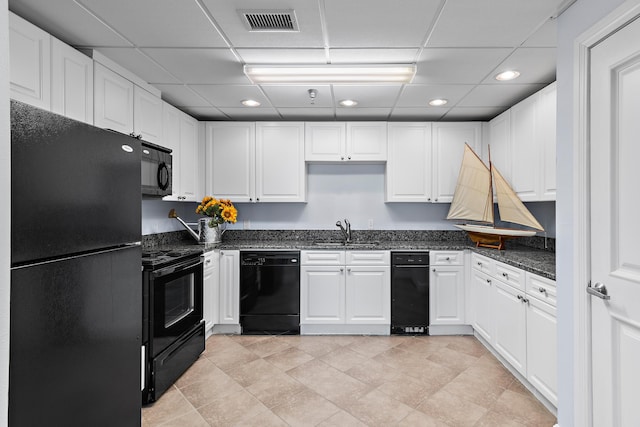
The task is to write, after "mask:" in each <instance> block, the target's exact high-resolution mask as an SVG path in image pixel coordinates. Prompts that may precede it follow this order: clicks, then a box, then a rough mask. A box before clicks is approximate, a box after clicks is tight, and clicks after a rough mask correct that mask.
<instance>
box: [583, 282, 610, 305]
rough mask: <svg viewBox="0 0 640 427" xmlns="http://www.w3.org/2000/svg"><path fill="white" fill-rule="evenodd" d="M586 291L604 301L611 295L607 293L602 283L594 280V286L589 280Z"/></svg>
mask: <svg viewBox="0 0 640 427" xmlns="http://www.w3.org/2000/svg"><path fill="white" fill-rule="evenodd" d="M587 293H588V294H589V295H593V296H594V297H598V298H601V299H603V300H605V301H607V300H610V299H611V297H610V296H609V295H607V287H606V286H605V285H604V283H600V282H596V284H595V285H594V286H591V282H589V285H588V286H587Z"/></svg>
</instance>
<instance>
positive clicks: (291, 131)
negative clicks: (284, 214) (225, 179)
mask: <svg viewBox="0 0 640 427" xmlns="http://www.w3.org/2000/svg"><path fill="white" fill-rule="evenodd" d="M306 179H307V174H306V169H305V163H304V123H301V122H258V123H256V201H257V202H304V201H305V199H306V194H307V191H306V188H307V181H306Z"/></svg>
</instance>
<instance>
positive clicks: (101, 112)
mask: <svg viewBox="0 0 640 427" xmlns="http://www.w3.org/2000/svg"><path fill="white" fill-rule="evenodd" d="M93 83H94V92H93V103H94V106H93V114H94V120H93V122H94V124H95V125H96V126H98V127H101V128H105V129H112V130H115V131H117V132H120V133H124V134H127V135H129V134H131V133H132V132H133V86H134V84H133V83H131V82H130V81H129V80H127V79H125V78H124V77H122V76H120V75H119V74H117V73H114V72H113V71H111V70H109V69H108V68H106V67H105V66H104V65H102V64H100V63H98V62H95V63H94V65H93Z"/></svg>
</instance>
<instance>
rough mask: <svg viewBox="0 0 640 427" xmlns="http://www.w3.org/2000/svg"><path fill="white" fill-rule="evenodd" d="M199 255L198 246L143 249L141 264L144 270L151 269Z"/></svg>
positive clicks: (200, 251) (199, 248) (200, 249)
mask: <svg viewBox="0 0 640 427" xmlns="http://www.w3.org/2000/svg"><path fill="white" fill-rule="evenodd" d="M200 255H202V248H201V247H198V246H195V247H192V248H190V247H186V248H185V247H181V248H168V249H143V251H142V266H143V267H144V268H145V270H152V269H155V268H159V267H166V266H168V265H171V264H174V263H176V262H180V261H183V260H185V259H188V258H195V257H199V256H200Z"/></svg>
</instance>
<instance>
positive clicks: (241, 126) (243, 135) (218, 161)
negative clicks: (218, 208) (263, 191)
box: [205, 122, 256, 202]
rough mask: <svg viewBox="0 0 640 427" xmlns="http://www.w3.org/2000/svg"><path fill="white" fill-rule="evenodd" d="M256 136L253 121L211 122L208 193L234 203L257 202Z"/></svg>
mask: <svg viewBox="0 0 640 427" xmlns="http://www.w3.org/2000/svg"><path fill="white" fill-rule="evenodd" d="M255 135H256V125H255V123H252V122H209V123H207V129H206V157H207V163H206V164H207V167H206V170H205V176H206V192H207V194H209V195H211V196H213V197H217V198H223V199H231V200H233V201H234V202H253V201H254V198H255V169H256V157H255V152H256V150H255V139H256V138H255Z"/></svg>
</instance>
